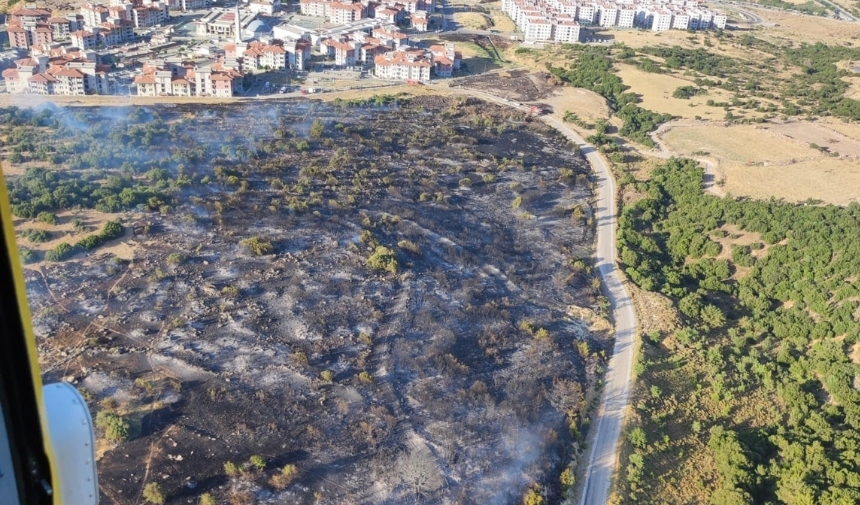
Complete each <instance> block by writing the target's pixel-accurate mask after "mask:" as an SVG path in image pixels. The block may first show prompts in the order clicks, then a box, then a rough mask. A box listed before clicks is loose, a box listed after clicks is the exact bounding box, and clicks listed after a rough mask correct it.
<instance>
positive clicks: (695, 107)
mask: <svg viewBox="0 0 860 505" xmlns="http://www.w3.org/2000/svg"><path fill="white" fill-rule="evenodd" d="M617 68H618V71H617V72H616V73H617V74H618V77H621V80H622V81H623V82H624V84H625V85H627V86H630V91H632V92H634V93H636V94H638V95H640V96H641V99H642V101H641V103H640V105H641V106H642V107H644V108H646V109H649V110H653V111H655V112H662V113H665V114H672V115H673V116H680V117H683V118H688V119H692V118H694V117H695V116H700V117H701V118H703V119H713V120H716V119H723V117H724V116H725V114H726V113H725V111H724V110H723V109H722V108H721V107H709V106H708V105H706V102H707V101H708V100H714V101H715V102H728V101H731V97H732V94H731V93H729V92H727V91H725V90H720V89H712V90H710V91H709V92H708V94H707V95H699V96H694V97H693V98H690V99H689V100H684V99H680V98H673V97H672V93H674V92H675V90H676V89H677V88H679V87H681V86H694V85H695V84H694V83H693V80H692V79H684V78H681V77H677V76H675V75H672V74H655V73H651V72H644V71H642V70H639V69H638V68H636V67H634V66H632V65H625V64H619V65H617ZM749 112H751V111H743V113H744V114H747V113H749ZM752 114H755V113H754V112H753V113H752Z"/></svg>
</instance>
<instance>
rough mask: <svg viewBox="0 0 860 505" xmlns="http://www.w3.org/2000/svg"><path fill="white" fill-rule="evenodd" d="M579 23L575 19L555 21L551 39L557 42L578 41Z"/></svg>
mask: <svg viewBox="0 0 860 505" xmlns="http://www.w3.org/2000/svg"><path fill="white" fill-rule="evenodd" d="M579 30H580V28H579V23H577V22H576V21H573V20H571V21H556V23H555V25H553V40H555V41H557V42H579V36H580V33H579Z"/></svg>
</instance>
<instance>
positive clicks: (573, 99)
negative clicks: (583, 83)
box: [541, 87, 609, 122]
mask: <svg viewBox="0 0 860 505" xmlns="http://www.w3.org/2000/svg"><path fill="white" fill-rule="evenodd" d="M541 102H543V103H546V104H549V105H551V106H552V108H553V111H554V112H553V114H552V115H553V116H555V117H557V118H559V119H562V118H563V117H564V113H565V111H571V112H575V113H576V114H577V115H578V116H579V117H580V118H582V119H583V120H585V121H586V122H593V121H595V120H597V119H601V118H607V117H609V106H608V105H606V100H605V99H604V98H603V97H602V96H600V95H598V94H597V93H595V92H593V91H589V90H587V89H582V88H570V87H564V88H557V89H556V90H555V95H554V96H551V97H549V98H545V99H543V100H541Z"/></svg>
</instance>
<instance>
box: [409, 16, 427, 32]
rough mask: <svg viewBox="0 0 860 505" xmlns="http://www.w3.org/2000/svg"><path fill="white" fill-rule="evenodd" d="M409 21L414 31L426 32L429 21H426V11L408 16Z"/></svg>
mask: <svg viewBox="0 0 860 505" xmlns="http://www.w3.org/2000/svg"><path fill="white" fill-rule="evenodd" d="M409 21H410V23H411V24H412V28H414V29H415V31H419V32H426V31H427V25H428V23H429V20H428V19H427V11H415V12H414V13H412V14H411V15H410V16H409Z"/></svg>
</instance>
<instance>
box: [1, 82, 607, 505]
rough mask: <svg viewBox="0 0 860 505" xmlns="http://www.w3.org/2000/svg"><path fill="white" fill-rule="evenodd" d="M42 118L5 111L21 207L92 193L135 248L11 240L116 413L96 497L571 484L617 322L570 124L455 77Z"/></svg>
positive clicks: (257, 497)
mask: <svg viewBox="0 0 860 505" xmlns="http://www.w3.org/2000/svg"><path fill="white" fill-rule="evenodd" d="M18 113H19V112H16V113H15V114H18ZM41 114H43V115H44V117H43V119H42V120H40V121H29V122H19V124H17V125H16V124H15V123H14V122H13V123H12V124H10V126H7V127H6V128H5V130H4V133H5V135H4V137H3V139H4V146H5V147H4V149H6V150H7V155H8V154H9V152H15V153H18V154H19V156H20V157H19V158H18V159H17V162H18V163H16V164H15V167H17V168H18V172H19V173H18V175H14V176H9V177H8V179H9V183H10V187H11V192H12V194H13V200H15V199H17V201H15V202H14V203H15V205H16V206H17V209H18V210H17V212H18V215H19V217H20V220H19V223H18V225H19V229H25V228H27V227H28V226H29V227H33V226H36V225H35V224H32V223H35V221H37V220H38V218H37V217H36V216H38V215H42V214H41V213H45V212H54V213H56V215H57V216H58V223H57V224H56V226H55V228H51V227H50V226H47V225H45V226H43V227H42V228H45V229H47V230H49V232H50V233H52V234H54V235H53V237H54V240H60V239H61V238H62V237H65V235H63V234H64V233H66V232H64V231H62V226H63V225H64V224H65V223H67V222H71V220H73V219H78V220H79V221H82V222H86V221H87V216H88V215H89V214H88V213H89V212H90V210H88V209H100V210H103V211H106V212H108V211H109V212H112V213H113V214H112V215H115V216H116V217H117V219H119V220H120V221H122V222H123V223H124V225H125V227H126V230H127V232H126V237H125V238H124V239H121V240H123V241H124V243H125V244H126V246H128V247H130V248H132V249H133V255H132V256H131V259H123V257H122V256H121V255H119V256H117V255H114V254H112V253H110V249H106V250H104V251H101V250H99V249H94V250H88V251H83V250H80V251H72V252H71V253H70V256H69V257H68V259H66V260H65V261H62V262H49V261H45V258H44V255H43V253H42V252H40V250H39V249H38V247H37V246H36V244H30V242H29V241H28V240H29V239H26V238H22V242H21V244H22V247H26V248H29V249H30V250H31V252H32V254H33V256H32V257H31V258H30V261H31V264H30V265H28V267H27V270H26V280H27V285H28V290H29V293H30V300H31V306H32V311H33V314H34V326H35V328H36V331H37V334H38V338H39V347H40V351H41V354H42V357H41V359H42V366H43V371H44V373H45V375H46V381H48V382H50V381H56V380H70V381H73V382H74V383H75V384H76V385H77V386H78V387H79V388H80V390H81V391H82V392H84V394H85V395H86V396H87V398H88V401H89V403H90V406H91V409H92V411H93V414H94V416H97V415H100V416H101V424H100V427H101V431H100V436H102V437H103V438H105V439H104V440H102V442H101V446H100V448H99V452H100V454H101V459H100V462H99V465H100V486H101V489H102V494H103V495H102V503H118V504H125V503H139V500H140V497H141V493H142V489H143V488H144V486H145V485H146V484H150V483H157V484H158V486H159V487H160V490H161V492H162V493H163V494H164V496H165V497H166V499H167V502H168V503H176V504H178V503H188V502H189V500H191V501H192V502H195V503H196V500H197V498H196V497H197V496H199V495H201V494H203V493H210V494H211V495H212V496H214V497H215V498H216V499H218V500H219V501H224V502H230V503H307V504H310V503H332V504H334V503H337V504H344V503H361V504H371V503H372V504H386V503H387V504H401V503H440V504H441V503H445V504H449V503H450V504H453V503H461V504H465V503H475V504H492V503H498V504H506V503H518V502H519V501H520V500H521V497H522V495H523V493H524V492H525V491H526V490H527V489H529V488H530V487H531V486H533V485H534V484H535V483H541V484H544V485H545V489H546V490H547V492H548V493H550V494H553V493H558V492H560V490H559V489H557V484H556V483H557V482H558V475H559V473H560V472H561V470H562V469H563V468H564V465H565V463H566V462H567V461H568V460H569V458H570V456H571V454H570V453H571V450H572V449H571V448H572V447H573V442H574V441H575V439H576V438H577V437H578V433H579V430H580V429H582V427H581V425H580V423H581V420H582V416H583V415H584V413H585V410H586V401H585V396H586V394H585V392H586V391H587V390H588V386H589V385H593V381H594V376H595V373H596V370H597V368H598V367H599V366H601V365H602V361H601V359H602V358H601V353H600V351H601V349H603V348H604V347H605V346H606V342H605V338H606V335H605V334H604V333H603V332H601V331H600V330H596V329H595V328H598V327H599V325H597V324H595V321H598V320H599V319H600V317H599V315H598V314H599V312H600V311H601V310H602V309H603V308H604V307H605V305H604V301H603V300H602V299H601V297H600V296H599V290H598V286H597V284H596V283H595V282H594V281H593V277H592V276H591V271H590V267H589V260H588V259H587V258H589V257H590V255H591V247H592V245H591V244H592V241H593V226H592V223H591V222H590V216H591V208H590V206H589V198H590V182H589V178H588V175H587V174H588V172H587V165H586V164H585V162H584V161H583V160H582V159H581V158H579V157H578V156H575V155H574V154H572V149H571V147H570V146H568V145H567V144H566V142H565V141H564V140H563V139H562V138H561V137H559V136H558V135H557V134H556V133H555V132H554V131H553V130H551V129H549V128H547V127H546V126H544V125H543V124H542V123H540V122H537V121H533V120H532V118H530V117H527V116H526V115H524V114H521V113H517V112H512V111H509V110H507V109H504V108H501V107H497V106H494V105H490V104H487V103H484V102H480V101H477V100H470V99H463V98H459V99H455V98H440V97H424V98H411V99H408V100H407V99H404V98H396V97H377V98H376V99H375V100H369V101H352V102H341V101H337V102H335V103H333V104H324V103H317V102H286V103H278V104H275V103H266V105H265V108H264V107H262V106H261V104H253V106H251V105H229V106H228V105H224V106H215V107H211V108H210V109H208V110H205V111H201V110H200V109H199V108H197V107H191V106H174V107H169V108H148V109H76V110H75V111H73V112H69V111H65V110H57V111H49V112H48V113H47V114H45V113H41ZM80 114H86V115H88V116H89V117H91V118H93V119H92V121H91V122H90V126H82V125H80V124H78V123H77V122H76V120H75V116H76V115H80ZM7 124H9V123H7ZM13 128H23V129H25V130H26V131H29V132H30V133H31V134H32V135H34V136H36V138H39V139H42V140H43V141H44V144H46V145H48V146H50V148H49V151H50V154H51V155H53V156H55V158H54V160H53V162H54V163H53V164H52V165H51V166H49V167H45V166H44V165H43V164H40V162H39V157H38V155H37V153H36V152H35V147H34V146H24V147H23V148H17V146H16V145H15V144H13V140H14V139H15V138H16V133H15V131H14V130H13ZM143 137H148V139H147V140H146V141H143V140H142V138H143ZM88 139H90V140H88ZM99 139H100V140H101V142H102V144H103V145H101V147H99V150H98V151H97V153H98V154H97V156H96V157H95V158H92V157H90V158H86V159H84V157H86V156H87V155H86V154H84V153H83V152H79V151H80V149H79V146H81V145H86V144H87V142H90V143H91V144H92V145H95V144H96V143H97V142H98V140H99ZM76 148H77V149H78V150H77V151H76ZM16 149H17V150H16ZM15 167H13V168H15ZM72 180H79V181H86V183H85V184H83V183H82V184H78V185H77V186H74V187H73V188H72V186H71V183H69V185H68V187H67V186H58V184H59V185H62V184H64V183H63V181H72ZM61 187H62V188H65V189H63V191H65V193H63V194H65V195H77V196H74V197H72V196H67V197H66V198H67V199H66V200H63V201H62V202H61V201H59V199H58V198H57V197H56V196H51V197H44V196H39V195H43V193H44V191H45V190H44V188H49V189H50V190H51V195H56V194H57V192H58V189H59V188H61ZM70 188H71V189H70ZM40 191H41V192H42V193H40ZM76 191H77V193H76ZM123 195H125V199H124V197H123ZM114 196H115V199H114ZM75 198H77V200H75ZM27 199H31V200H32V202H30V201H27ZM28 204H30V205H31V206H28ZM69 233H71V232H69ZM57 237H59V238H57ZM115 243H116V241H114V242H111V243H109V244H107V245H108V246H110V245H111V244H115ZM101 413H110V416H108V415H106V414H101ZM117 419H120V420H117ZM123 422H125V423H126V424H125V425H123V424H122V423H123ZM111 423H114V424H111ZM117 426H119V428H117ZM122 426H125V431H123V429H121V428H122ZM108 430H112V431H110V433H108ZM114 435H116V436H114ZM119 435H124V436H119Z"/></svg>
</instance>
